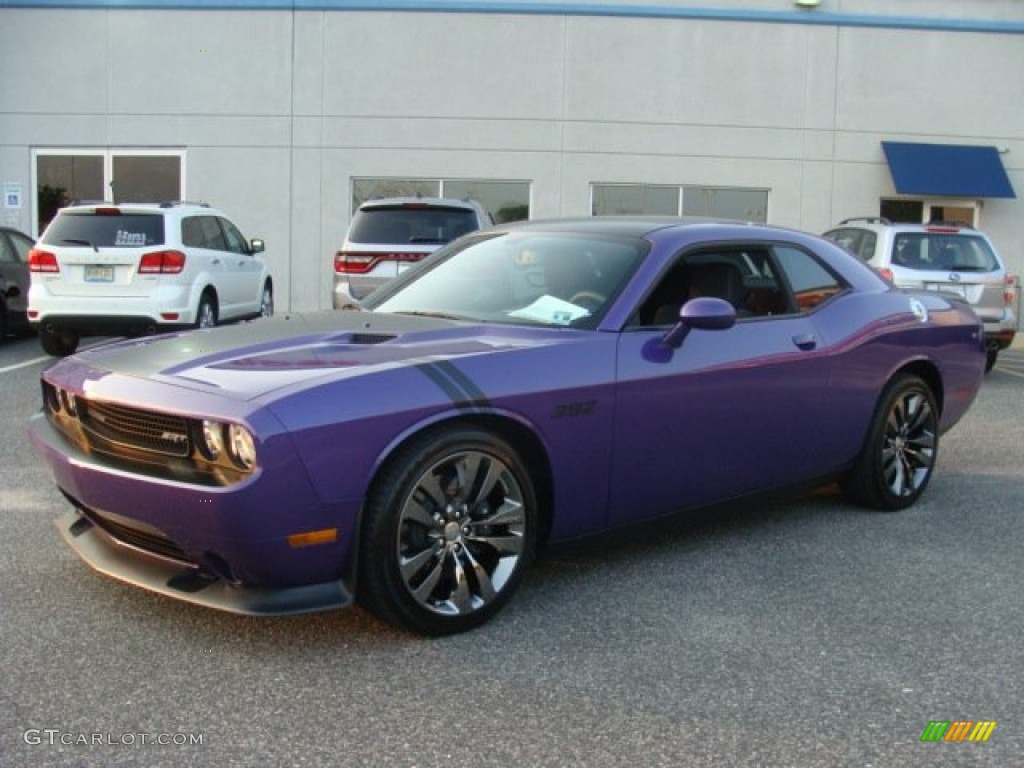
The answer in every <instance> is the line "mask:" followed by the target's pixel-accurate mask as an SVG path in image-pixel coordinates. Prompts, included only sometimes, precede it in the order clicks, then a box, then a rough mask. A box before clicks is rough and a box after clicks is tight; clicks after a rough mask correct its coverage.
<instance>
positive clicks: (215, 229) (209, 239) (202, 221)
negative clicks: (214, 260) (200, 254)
mask: <svg viewBox="0 0 1024 768" xmlns="http://www.w3.org/2000/svg"><path fill="white" fill-rule="evenodd" d="M196 221H198V222H199V230H200V233H201V238H202V240H201V241H200V242H202V245H201V246H200V247H201V248H209V249H210V250H212V251H226V250H228V244H227V241H226V240H225V239H224V232H223V230H221V228H220V224H218V223H217V218H216V217H215V216H196Z"/></svg>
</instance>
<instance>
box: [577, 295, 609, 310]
mask: <svg viewBox="0 0 1024 768" xmlns="http://www.w3.org/2000/svg"><path fill="white" fill-rule="evenodd" d="M606 301H608V297H607V296H605V295H604V294H601V293H598V292H597V291H578V292H577V293H574V294H573V295H572V296H571V297H570V298H569V303H570V304H575V305H577V306H579V307H583V308H584V309H585V310H587V311H588V312H596V311H597V310H599V309H600V308H601V307H603V306H604V303H605V302H606Z"/></svg>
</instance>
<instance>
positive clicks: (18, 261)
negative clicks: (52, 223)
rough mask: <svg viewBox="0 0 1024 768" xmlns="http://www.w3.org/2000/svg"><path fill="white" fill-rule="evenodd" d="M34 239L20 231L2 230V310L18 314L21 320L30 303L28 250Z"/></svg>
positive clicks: (0, 285)
mask: <svg viewBox="0 0 1024 768" xmlns="http://www.w3.org/2000/svg"><path fill="white" fill-rule="evenodd" d="M31 248H32V241H31V240H30V239H29V238H27V237H25V236H24V235H22V234H20V233H18V232H12V231H4V230H0V297H2V299H3V301H2V302H0V311H5V310H6V311H7V312H9V313H11V314H17V315H18V320H19V321H20V322H26V320H25V318H24V317H23V315H24V313H25V310H26V308H27V305H28V282H29V279H28V252H29V250H31Z"/></svg>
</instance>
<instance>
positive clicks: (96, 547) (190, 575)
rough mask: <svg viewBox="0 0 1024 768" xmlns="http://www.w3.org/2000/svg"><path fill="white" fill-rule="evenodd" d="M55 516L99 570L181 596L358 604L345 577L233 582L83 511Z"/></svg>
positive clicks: (255, 603) (229, 605)
mask: <svg viewBox="0 0 1024 768" xmlns="http://www.w3.org/2000/svg"><path fill="white" fill-rule="evenodd" d="M55 522H56V524H57V529H58V530H59V531H60V534H61V536H63V538H64V541H65V542H66V543H67V545H68V546H69V547H71V549H72V550H74V552H75V554H77V555H78V556H79V557H80V558H82V560H84V561H85V562H86V563H87V564H88V565H89V566H91V567H92V568H93V569H94V570H96V571H98V572H100V573H102V574H104V575H106V576H110V577H112V578H115V579H118V580H120V581H124V582H127V583H129V584H133V585H135V586H137V587H142V588H143V589H147V590H149V591H151V592H157V593H159V594H162V595H167V596H168V597H173V598H175V599H177V600H184V601H185V602H189V603H195V604H196V605H203V606H206V607H208V608H216V609H218V610H222V611H228V612H230V613H242V614H248V615H255V616H284V615H289V614H296V613H310V612H313V611H324V610H330V609H334V608H345V607H347V606H349V605H351V604H352V596H351V595H350V594H349V593H348V591H347V590H346V589H345V586H344V584H343V583H342V582H341V581H330V582H325V583H322V584H310V585H306V586H301V587H286V588H281V589H270V588H266V587H247V586H242V585H236V584H231V583H229V582H227V581H224V580H223V579H221V578H218V577H217V576H215V575H214V574H213V573H212V572H210V571H209V570H206V569H204V568H202V567H200V566H198V565H196V564H194V563H193V564H187V563H180V562H176V561H174V560H172V559H169V558H162V557H159V556H156V555H154V554H153V553H151V552H148V551H146V550H142V549H139V548H136V547H133V546H131V545H130V544H125V543H124V542H121V541H119V540H117V539H115V538H114V537H113V536H111V535H109V534H107V533H106V532H104V530H103V529H102V528H100V527H99V526H98V525H96V524H95V523H93V522H92V521H90V520H89V519H88V518H87V517H85V516H84V515H81V514H79V513H78V512H74V511H72V512H67V513H65V514H64V515H63V516H61V517H60V518H58V519H57V520H56V521H55Z"/></svg>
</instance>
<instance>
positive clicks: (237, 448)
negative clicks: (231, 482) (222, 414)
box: [228, 424, 256, 469]
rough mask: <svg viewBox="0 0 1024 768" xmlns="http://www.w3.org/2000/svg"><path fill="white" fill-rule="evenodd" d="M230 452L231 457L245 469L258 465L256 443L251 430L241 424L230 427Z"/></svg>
mask: <svg viewBox="0 0 1024 768" xmlns="http://www.w3.org/2000/svg"><path fill="white" fill-rule="evenodd" d="M228 452H229V453H230V454H231V458H232V459H234V460H235V461H236V462H238V464H239V466H241V467H244V468H245V469H252V468H253V467H255V466H256V445H255V444H254V443H253V440H252V435H250V434H249V430H247V429H246V428H245V427H243V426H241V425H240V424H232V425H230V426H229V427H228Z"/></svg>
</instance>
